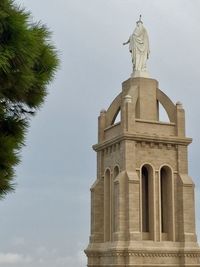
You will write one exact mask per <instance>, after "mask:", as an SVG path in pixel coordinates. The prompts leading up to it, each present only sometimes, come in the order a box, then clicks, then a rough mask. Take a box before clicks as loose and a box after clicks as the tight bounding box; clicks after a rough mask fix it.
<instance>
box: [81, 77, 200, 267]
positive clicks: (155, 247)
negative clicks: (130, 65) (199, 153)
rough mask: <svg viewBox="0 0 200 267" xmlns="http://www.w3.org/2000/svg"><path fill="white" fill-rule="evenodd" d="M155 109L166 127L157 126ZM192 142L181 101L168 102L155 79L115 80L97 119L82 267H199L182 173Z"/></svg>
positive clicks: (190, 189) (188, 188) (190, 199)
mask: <svg viewBox="0 0 200 267" xmlns="http://www.w3.org/2000/svg"><path fill="white" fill-rule="evenodd" d="M159 105H162V106H163V107H164V109H165V110H166V113H167V115H168V117H169V121H168V122H163V121H160V119H159ZM118 114H120V116H121V120H120V122H118V123H115V119H116V117H117V115H118ZM191 142H192V139H191V138H188V137H186V136H185V112H184V109H183V106H182V104H181V103H180V102H177V104H176V105H175V104H174V103H173V102H172V101H171V100H170V99H169V97H168V96H167V95H166V94H165V93H163V91H161V90H160V89H159V85H158V82H157V81H156V80H154V79H150V78H142V77H137V78H130V79H128V80H126V81H125V82H123V83H122V91H121V93H120V94H119V95H118V96H117V97H116V98H115V99H114V100H113V102H112V103H111V105H110V107H109V108H108V109H107V110H102V111H101V112H100V116H99V118H98V143H97V144H95V145H94V146H93V149H94V150H95V151H96V153H97V178H96V181H95V183H94V184H93V186H92V187H91V235H90V242H89V245H88V247H87V249H86V250H85V253H86V255H87V257H88V266H89V267H103V266H104V267H109V266H110V267H111V266H112V267H125V266H129V267H130V266H131V267H139V266H140V267H141V266H148V267H150V266H151V267H156V266H167V267H170V266H173V267H175V266H180V267H182V266H186V267H189V266H193V267H194V266H195V267H197V266H199V267H200V249H199V246H198V244H197V238H196V230H195V209H194V183H193V181H192V179H191V178H190V176H189V175H188V145H189V144H190V143H191Z"/></svg>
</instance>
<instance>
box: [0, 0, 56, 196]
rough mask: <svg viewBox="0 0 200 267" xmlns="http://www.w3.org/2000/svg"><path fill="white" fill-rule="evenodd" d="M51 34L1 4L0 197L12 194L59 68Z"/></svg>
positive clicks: (11, 4)
mask: <svg viewBox="0 0 200 267" xmlns="http://www.w3.org/2000/svg"><path fill="white" fill-rule="evenodd" d="M49 39H50V33H49V31H48V29H47V28H46V26H44V25H42V24H41V23H33V22H31V19H30V13H28V12H26V11H25V10H24V9H22V8H20V7H18V6H16V5H15V4H14V2H13V1H11V0H1V1H0V197H1V196H4V195H5V194H7V192H9V191H10V190H13V184H12V179H13V176H14V171H13V167H14V166H15V165H16V164H18V163H19V150H20V148H21V146H22V145H23V141H24V136H25V132H26V130H27V127H28V121H29V118H30V116H31V115H33V114H35V111H36V110H37V109H38V108H39V107H40V105H41V104H42V103H43V102H44V99H45V96H46V94H47V88H46V87H47V85H48V84H49V82H50V81H51V80H52V79H53V77H54V74H55V71H56V69H57V67H58V58H57V53H56V50H55V48H54V46H53V45H52V44H51V43H50V41H49Z"/></svg>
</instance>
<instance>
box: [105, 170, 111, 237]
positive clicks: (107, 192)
mask: <svg viewBox="0 0 200 267" xmlns="http://www.w3.org/2000/svg"><path fill="white" fill-rule="evenodd" d="M110 193H111V174H110V170H109V169H107V170H106V172H105V176H104V240H105V241H110V237H111V196H110Z"/></svg>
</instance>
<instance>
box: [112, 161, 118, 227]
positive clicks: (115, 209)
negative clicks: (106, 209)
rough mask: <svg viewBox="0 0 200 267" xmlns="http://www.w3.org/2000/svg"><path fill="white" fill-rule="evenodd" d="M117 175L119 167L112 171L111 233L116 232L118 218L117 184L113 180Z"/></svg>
mask: <svg viewBox="0 0 200 267" xmlns="http://www.w3.org/2000/svg"><path fill="white" fill-rule="evenodd" d="M118 175H119V167H118V166H115V168H114V171H113V181H114V194H113V232H117V231H118V217H119V183H118V182H117V181H115V178H116V177H117V176H118Z"/></svg>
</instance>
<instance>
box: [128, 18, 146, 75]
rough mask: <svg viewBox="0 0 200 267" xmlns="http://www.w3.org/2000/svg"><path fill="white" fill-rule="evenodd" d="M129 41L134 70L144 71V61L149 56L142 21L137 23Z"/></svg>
mask: <svg viewBox="0 0 200 267" xmlns="http://www.w3.org/2000/svg"><path fill="white" fill-rule="evenodd" d="M129 41H130V42H129V51H130V52H131V55H132V62H133V69H134V71H146V61H147V59H148V57H149V38H148V34H147V31H146V29H145V28H144V26H143V24H142V23H139V25H137V27H136V28H135V30H134V32H133V34H132V35H131V36H130V38H129Z"/></svg>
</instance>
